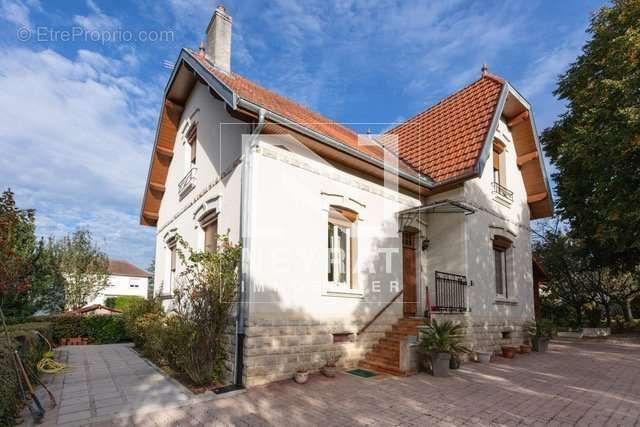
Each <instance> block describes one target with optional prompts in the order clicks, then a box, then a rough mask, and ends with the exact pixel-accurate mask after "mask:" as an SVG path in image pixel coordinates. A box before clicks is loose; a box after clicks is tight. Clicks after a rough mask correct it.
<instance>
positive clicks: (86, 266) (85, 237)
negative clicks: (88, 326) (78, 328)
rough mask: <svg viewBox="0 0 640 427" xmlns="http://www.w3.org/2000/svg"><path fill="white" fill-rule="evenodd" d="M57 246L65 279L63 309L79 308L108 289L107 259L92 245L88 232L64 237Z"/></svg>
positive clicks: (81, 231)
mask: <svg viewBox="0 0 640 427" xmlns="http://www.w3.org/2000/svg"><path fill="white" fill-rule="evenodd" d="M56 247H57V251H58V257H59V268H60V272H61V274H62V275H63V277H64V295H65V307H66V308H68V309H74V308H78V307H81V306H83V305H84V304H86V303H87V302H88V301H89V300H90V299H91V298H93V297H95V295H96V294H97V293H98V292H100V291H101V290H103V289H104V288H106V287H107V284H108V278H109V271H108V268H109V259H108V258H107V256H106V255H105V254H104V253H103V252H102V251H101V250H100V249H99V248H98V246H97V245H95V244H94V243H93V239H92V237H91V232H89V230H77V231H76V232H74V233H73V234H71V235H69V236H65V237H64V238H62V239H61V240H60V241H59V242H57V245H56Z"/></svg>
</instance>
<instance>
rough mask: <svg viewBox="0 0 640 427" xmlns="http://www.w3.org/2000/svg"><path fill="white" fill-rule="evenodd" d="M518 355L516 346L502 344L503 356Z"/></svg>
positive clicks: (508, 357)
mask: <svg viewBox="0 0 640 427" xmlns="http://www.w3.org/2000/svg"><path fill="white" fill-rule="evenodd" d="M515 355H516V348H515V347H511V346H508V345H504V346H502V357H504V358H507V359H513V358H514V357H515Z"/></svg>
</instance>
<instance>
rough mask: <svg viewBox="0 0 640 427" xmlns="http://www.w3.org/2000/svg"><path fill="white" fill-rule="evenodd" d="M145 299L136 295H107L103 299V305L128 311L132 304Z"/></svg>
mask: <svg viewBox="0 0 640 427" xmlns="http://www.w3.org/2000/svg"><path fill="white" fill-rule="evenodd" d="M141 300H143V301H144V300H145V299H144V298H143V297H140V296H137V295H124V296H119V297H109V298H107V299H106V300H105V301H104V305H106V306H107V307H109V308H115V309H116V310H120V311H124V312H126V311H129V309H130V308H131V306H132V305H134V304H136V303H138V302H140V301H141Z"/></svg>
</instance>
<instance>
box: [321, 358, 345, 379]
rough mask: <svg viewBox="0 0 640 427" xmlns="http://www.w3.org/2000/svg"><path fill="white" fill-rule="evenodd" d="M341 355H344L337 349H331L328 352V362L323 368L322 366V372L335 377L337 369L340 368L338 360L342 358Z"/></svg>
mask: <svg viewBox="0 0 640 427" xmlns="http://www.w3.org/2000/svg"><path fill="white" fill-rule="evenodd" d="M341 357H342V355H341V354H340V353H338V352H335V351H330V352H329V353H327V356H326V363H325V365H324V366H323V367H322V368H320V372H322V374H323V375H324V376H325V377H329V378H333V377H335V376H336V371H337V370H338V368H337V367H336V365H337V364H338V360H340V358H341Z"/></svg>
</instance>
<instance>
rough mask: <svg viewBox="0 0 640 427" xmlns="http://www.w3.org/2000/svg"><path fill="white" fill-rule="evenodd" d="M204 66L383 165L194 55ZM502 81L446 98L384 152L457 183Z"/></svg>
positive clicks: (338, 129)
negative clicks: (455, 180)
mask: <svg viewBox="0 0 640 427" xmlns="http://www.w3.org/2000/svg"><path fill="white" fill-rule="evenodd" d="M193 57H194V58H196V59H197V60H198V61H200V63H201V64H202V65H204V66H205V67H206V68H207V69H208V70H209V71H210V72H211V73H212V74H214V75H215V76H216V77H217V78H218V79H219V80H221V81H222V82H223V83H224V84H225V85H227V86H228V87H229V88H230V89H231V90H232V91H234V92H235V93H236V94H237V95H238V96H239V97H240V98H243V99H245V100H247V101H250V102H252V103H254V104H257V105H259V106H261V107H263V108H266V109H268V110H271V111H273V112H275V113H277V114H280V115H281V116H283V117H285V118H287V119H289V120H291V121H293V122H295V123H298V124H301V125H304V126H306V127H307V128H309V129H312V130H314V131H316V132H318V133H320V134H322V135H325V136H328V137H330V138H333V139H336V140H338V141H340V142H342V143H344V144H346V145H349V146H351V147H353V148H356V149H357V150H359V151H361V152H364V153H366V154H369V155H371V156H372V157H374V158H377V159H379V160H382V159H383V158H384V153H383V151H382V150H381V149H378V148H377V147H375V146H373V147H372V146H368V145H360V144H358V136H357V134H356V133H355V132H354V131H352V130H351V129H348V128H347V127H345V126H342V125H340V124H338V123H336V122H335V121H333V120H331V119H328V118H326V117H324V116H323V115H321V114H318V113H316V112H314V111H311V110H309V109H308V108H306V107H304V106H302V105H300V104H298V103H295V102H293V101H291V100H289V99H287V98H284V97H283V96H281V95H278V94H277V93H275V92H273V91H271V90H269V89H265V88H263V87H261V86H259V85H257V84H256V83H254V82H252V81H250V80H248V79H246V78H244V77H242V76H240V75H239V74H236V73H233V72H231V73H229V74H226V73H224V72H222V71H220V70H218V69H216V68H214V67H213V66H211V64H210V63H209V62H207V61H206V60H205V59H203V58H201V57H200V56H198V55H197V54H195V53H194V54H193ZM503 84H504V81H503V80H502V79H500V78H499V77H495V76H492V75H490V74H486V75H484V76H483V77H482V78H480V79H479V80H477V81H475V82H473V83H472V84H470V85H469V86H467V87H465V88H463V89H461V90H459V91H458V92H456V93H454V94H453V95H451V96H449V97H447V98H445V99H444V100H442V101H440V102H439V103H437V104H436V105H434V106H432V107H430V108H429V109H427V110H426V111H424V112H422V113H420V114H418V115H416V116H415V117H413V118H411V119H409V120H408V121H407V122H405V123H403V124H401V125H399V126H396V127H395V128H393V129H392V130H390V131H388V132H387V134H397V135H398V141H397V146H396V144H395V143H389V144H387V143H386V141H385V147H386V148H388V149H390V150H391V151H392V152H395V154H396V155H398V157H399V158H400V160H401V161H403V162H404V163H406V164H408V165H409V166H410V167H411V168H413V169H414V170H416V171H418V172H420V173H421V174H423V175H426V176H429V177H430V178H432V179H433V180H434V181H436V183H437V182H439V181H444V180H446V179H449V178H453V177H456V176H458V175H460V174H462V173H464V172H466V171H467V170H469V169H471V168H473V167H474V166H475V164H476V162H477V160H478V156H479V155H480V151H481V150H482V145H483V143H484V141H485V139H486V135H487V132H488V131H489V127H490V125H491V121H492V118H493V115H494V113H495V109H496V107H497V105H498V98H499V96H500V91H501V89H502V86H503Z"/></svg>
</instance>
